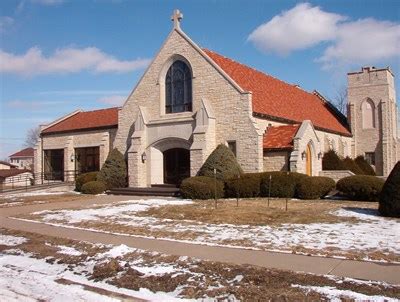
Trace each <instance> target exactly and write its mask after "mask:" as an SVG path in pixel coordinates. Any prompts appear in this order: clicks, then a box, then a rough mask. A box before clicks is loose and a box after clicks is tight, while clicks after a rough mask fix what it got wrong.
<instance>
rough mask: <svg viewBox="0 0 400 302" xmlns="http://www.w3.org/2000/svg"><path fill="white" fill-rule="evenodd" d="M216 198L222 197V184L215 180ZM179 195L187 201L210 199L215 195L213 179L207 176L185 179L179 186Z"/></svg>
mask: <svg viewBox="0 0 400 302" xmlns="http://www.w3.org/2000/svg"><path fill="white" fill-rule="evenodd" d="M216 189H217V190H216V193H217V194H216V195H217V196H216V197H217V198H222V197H224V183H223V182H222V181H220V180H218V179H217V180H216ZM180 191H181V195H182V197H183V198H188V199H211V198H214V195H215V179H214V178H211V177H207V176H194V177H189V178H186V179H184V180H183V181H182V183H181V186H180Z"/></svg>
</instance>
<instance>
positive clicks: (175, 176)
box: [163, 148, 190, 185]
mask: <svg viewBox="0 0 400 302" xmlns="http://www.w3.org/2000/svg"><path fill="white" fill-rule="evenodd" d="M163 158H164V183H165V184H174V185H180V183H181V182H182V180H183V179H185V178H188V177H190V151H189V150H187V149H183V148H172V149H168V150H166V151H164V152H163Z"/></svg>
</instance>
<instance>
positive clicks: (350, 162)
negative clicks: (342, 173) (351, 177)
mask: <svg viewBox="0 0 400 302" xmlns="http://www.w3.org/2000/svg"><path fill="white" fill-rule="evenodd" d="M343 164H344V166H345V167H346V170H350V171H351V172H353V173H354V174H356V175H363V174H365V173H364V171H363V170H362V169H361V168H360V167H359V166H358V165H357V163H356V162H355V161H354V159H352V158H350V157H348V156H347V157H346V158H345V159H343Z"/></svg>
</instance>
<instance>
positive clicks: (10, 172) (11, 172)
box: [0, 169, 32, 178]
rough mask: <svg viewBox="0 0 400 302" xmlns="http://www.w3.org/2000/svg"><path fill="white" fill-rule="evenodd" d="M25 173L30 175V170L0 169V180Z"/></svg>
mask: <svg viewBox="0 0 400 302" xmlns="http://www.w3.org/2000/svg"><path fill="white" fill-rule="evenodd" d="M25 172H30V173H32V171H31V170H27V169H0V178H6V177H11V176H16V175H19V174H22V173H25Z"/></svg>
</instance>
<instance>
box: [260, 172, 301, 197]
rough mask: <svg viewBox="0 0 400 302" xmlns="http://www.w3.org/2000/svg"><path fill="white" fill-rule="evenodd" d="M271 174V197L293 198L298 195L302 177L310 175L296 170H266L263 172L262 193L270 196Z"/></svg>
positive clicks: (264, 195)
mask: <svg viewBox="0 0 400 302" xmlns="http://www.w3.org/2000/svg"><path fill="white" fill-rule="evenodd" d="M270 176H271V192H270V196H271V197H280V198H293V197H295V196H296V187H297V184H298V183H299V181H300V179H302V178H304V177H308V176H307V175H305V174H301V173H295V172H265V173H261V185H260V195H261V196H263V197H268V196H269V190H270V187H269V185H270V183H269V177H270Z"/></svg>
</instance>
